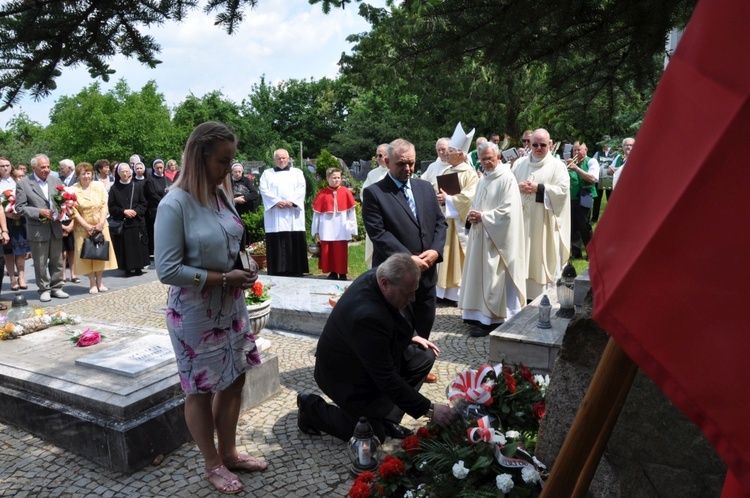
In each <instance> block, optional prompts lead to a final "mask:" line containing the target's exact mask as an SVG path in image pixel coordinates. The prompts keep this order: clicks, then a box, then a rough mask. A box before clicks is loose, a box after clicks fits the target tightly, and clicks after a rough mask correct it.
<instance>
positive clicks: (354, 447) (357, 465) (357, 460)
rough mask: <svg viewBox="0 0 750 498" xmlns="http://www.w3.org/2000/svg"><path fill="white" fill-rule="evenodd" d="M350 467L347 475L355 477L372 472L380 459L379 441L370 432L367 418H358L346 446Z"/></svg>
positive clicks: (370, 428)
mask: <svg viewBox="0 0 750 498" xmlns="http://www.w3.org/2000/svg"><path fill="white" fill-rule="evenodd" d="M347 449H348V451H349V458H350V459H351V461H352V467H351V469H350V470H349V473H350V474H351V475H352V476H354V477H357V476H358V475H359V474H361V473H362V472H365V471H368V470H369V471H371V472H372V471H374V470H375V469H376V468H377V467H378V460H379V459H380V440H379V439H378V437H377V436H376V435H375V433H374V432H373V430H372V426H371V425H370V423H369V422H368V421H367V418H365V417H360V418H359V422H357V426H356V427H355V428H354V434H353V435H352V438H351V439H350V440H349V443H348V444H347Z"/></svg>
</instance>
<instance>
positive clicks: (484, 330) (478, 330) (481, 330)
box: [469, 324, 500, 337]
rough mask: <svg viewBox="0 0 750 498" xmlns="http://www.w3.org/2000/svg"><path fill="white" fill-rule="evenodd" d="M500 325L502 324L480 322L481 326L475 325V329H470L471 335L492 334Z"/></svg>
mask: <svg viewBox="0 0 750 498" xmlns="http://www.w3.org/2000/svg"><path fill="white" fill-rule="evenodd" d="M499 326H500V325H484V324H480V325H479V326H477V327H474V328H473V329H471V330H470V331H469V335H470V336H471V337H487V336H488V335H490V332H492V331H493V330H495V329H496V328H497V327H499Z"/></svg>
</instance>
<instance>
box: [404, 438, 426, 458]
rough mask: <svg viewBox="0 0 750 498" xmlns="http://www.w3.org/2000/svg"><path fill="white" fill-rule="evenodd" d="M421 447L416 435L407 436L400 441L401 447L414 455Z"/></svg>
mask: <svg viewBox="0 0 750 498" xmlns="http://www.w3.org/2000/svg"><path fill="white" fill-rule="evenodd" d="M421 447H422V441H421V440H420V439H419V437H418V436H407V437H405V438H404V440H403V441H401V449H403V450H404V451H406V452H407V453H408V454H410V455H414V454H416V453H417V452H419V449H420V448H421Z"/></svg>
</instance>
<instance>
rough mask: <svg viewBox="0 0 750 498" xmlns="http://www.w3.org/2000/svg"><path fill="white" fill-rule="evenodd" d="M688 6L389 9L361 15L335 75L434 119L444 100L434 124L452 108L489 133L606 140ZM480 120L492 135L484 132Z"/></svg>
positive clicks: (622, 3)
mask: <svg viewBox="0 0 750 498" xmlns="http://www.w3.org/2000/svg"><path fill="white" fill-rule="evenodd" d="M327 3H328V4H330V5H332V6H339V4H345V3H346V1H345V0H339V1H332V0H331V1H328V2H327ZM695 3H696V0H667V1H666V2H662V3H661V4H660V5H659V9H658V10H659V11H658V13H657V12H654V11H653V10H654V9H653V3H652V2H649V1H647V0H611V1H603V0H564V1H554V2H543V3H541V4H540V3H536V4H534V5H533V6H531V5H530V4H529V3H528V2H525V1H521V0H505V1H503V2H494V1H491V0H483V1H481V0H480V1H476V0H471V1H470V0H451V1H438V0H422V1H420V2H408V3H405V4H404V5H405V6H403V7H392V8H391V9H390V10H386V9H377V8H373V7H371V6H369V5H367V4H362V5H361V6H360V12H361V13H362V15H363V16H364V17H365V18H367V20H368V21H369V22H370V23H371V25H372V26H373V29H372V30H371V31H370V32H369V33H366V34H362V35H355V36H352V37H350V40H351V41H354V42H356V46H355V47H354V51H353V54H352V55H350V56H347V55H344V56H343V57H342V71H343V73H344V74H345V75H347V77H349V78H352V81H353V82H354V83H355V84H357V85H360V86H362V87H363V88H365V89H372V88H374V86H375V85H379V84H381V83H382V82H383V81H388V80H404V81H405V82H406V84H407V86H408V87H409V88H410V90H411V92H412V93H414V94H415V95H418V96H419V98H420V101H421V103H422V105H423V106H424V113H425V114H427V115H428V116H429V115H430V114H431V113H432V114H433V116H434V119H436V120H437V119H439V118H440V117H439V115H438V113H439V112H440V104H439V102H440V101H443V102H446V101H450V102H451V109H448V110H446V111H445V112H444V114H443V116H449V115H453V116H455V115H456V112H455V110H457V109H458V110H460V111H461V112H460V115H461V116H464V118H463V120H464V121H466V120H467V119H466V117H467V116H470V117H471V119H473V120H475V121H474V122H472V125H476V126H488V127H489V129H490V130H493V131H499V130H497V128H496V127H497V126H498V125H502V126H505V129H507V130H509V131H511V132H512V133H514V134H516V133H517V132H518V131H519V130H520V129H522V128H525V127H537V126H547V127H554V128H556V129H557V131H558V133H560V134H565V135H571V136H577V135H581V134H589V133H591V134H598V133H599V132H601V131H606V132H609V131H610V129H611V128H612V127H614V126H615V125H616V123H615V121H614V116H616V115H619V114H621V113H622V111H623V110H624V109H623V107H622V104H623V103H624V104H625V105H627V102H629V101H636V102H646V103H647V102H648V100H649V99H650V95H651V94H652V93H653V90H654V88H655V85H656V82H657V81H658V78H659V75H660V74H661V71H662V66H663V59H664V56H665V47H664V41H665V38H666V34H667V33H668V32H669V30H671V29H672V28H674V27H681V26H684V25H685V23H686V22H687V20H688V17H689V15H690V13H691V12H692V10H693V8H694V6H695ZM530 9H531V10H533V12H530ZM462 95H463V96H462ZM498 103H501V105H497V104H498ZM477 105H482V106H485V108H484V109H481V108H478V107H477ZM493 106H495V108H494V109H493ZM594 113H597V114H596V115H595V114H594ZM598 113H606V114H608V119H602V116H601V115H600V114H598ZM423 116H424V114H420V118H423ZM488 118H490V119H492V120H493V122H494V123H496V124H495V125H494V126H492V124H491V123H487V121H484V122H483V120H486V119H488ZM451 121H453V122H454V123H455V121H457V120H456V119H455V118H454V119H451ZM490 130H486V131H490Z"/></svg>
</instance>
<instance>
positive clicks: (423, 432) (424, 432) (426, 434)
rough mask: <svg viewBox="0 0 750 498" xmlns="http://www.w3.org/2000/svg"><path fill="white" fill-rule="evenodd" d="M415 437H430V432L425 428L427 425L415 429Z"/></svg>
mask: <svg viewBox="0 0 750 498" xmlns="http://www.w3.org/2000/svg"><path fill="white" fill-rule="evenodd" d="M417 437H418V438H419V439H430V438H431V437H432V433H431V432H430V431H429V430H427V427H420V428H419V429H417Z"/></svg>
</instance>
